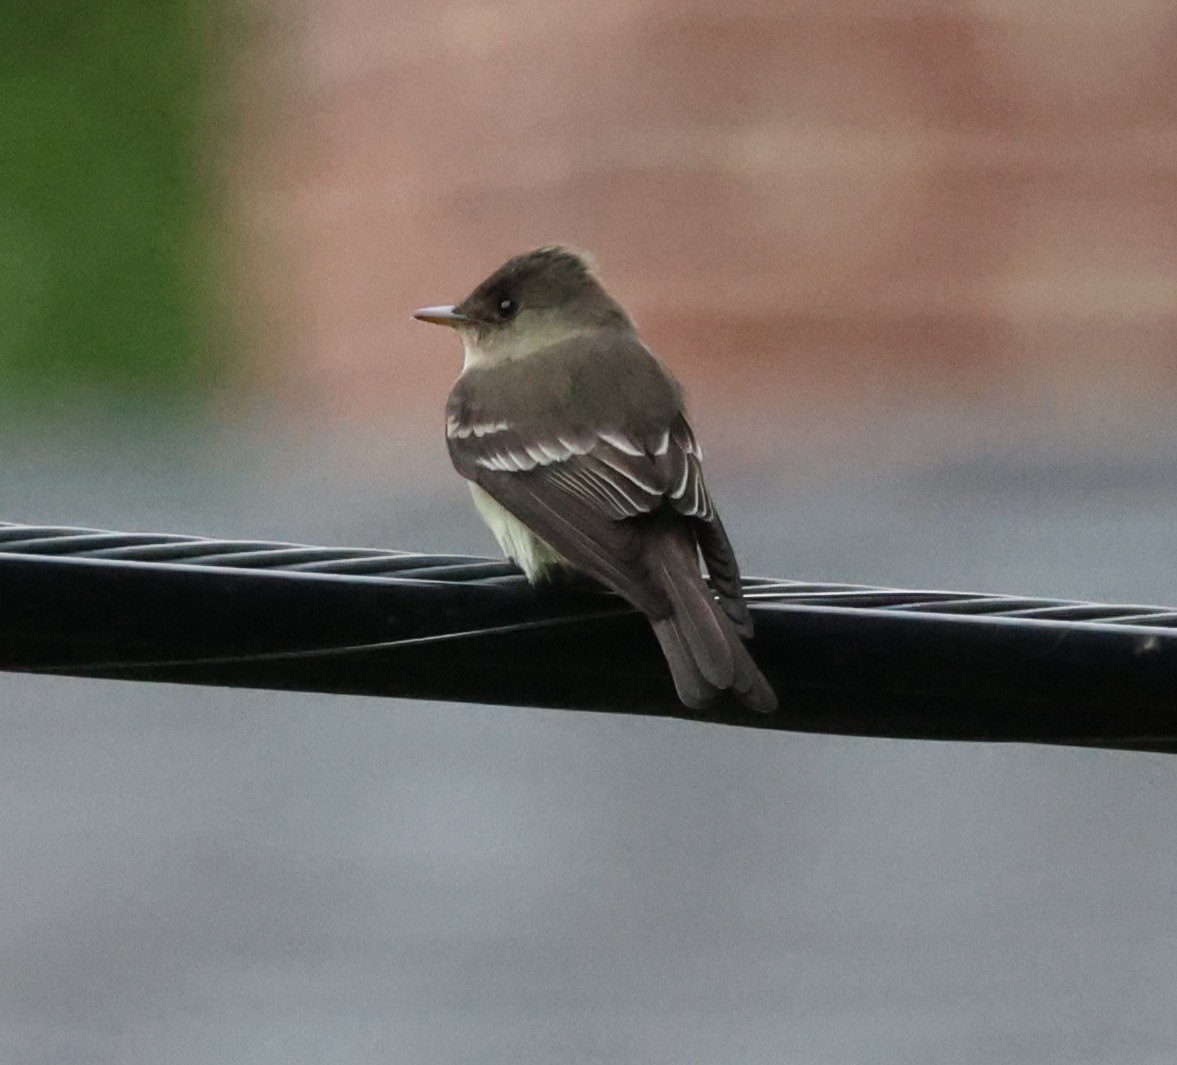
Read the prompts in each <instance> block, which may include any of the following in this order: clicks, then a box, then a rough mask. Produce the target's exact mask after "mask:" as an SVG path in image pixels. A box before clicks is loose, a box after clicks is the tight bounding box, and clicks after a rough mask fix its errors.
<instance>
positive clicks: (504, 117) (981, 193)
mask: <svg viewBox="0 0 1177 1065" xmlns="http://www.w3.org/2000/svg"><path fill="white" fill-rule="evenodd" d="M0 39H2V40H3V41H4V42H5V61H4V63H3V64H0V158H3V160H4V164H3V165H2V166H0V445H2V447H3V451H2V454H3V456H4V458H3V461H0V520H9V521H29V522H53V523H62V524H79V525H92V526H99V527H108V528H118V529H138V530H145V529H152V530H155V529H158V530H166V531H181V532H191V533H198V534H209V535H220V536H233V537H236V536H240V537H249V536H259V537H266V538H271V539H290V540H296V541H304V542H323V543H333V544H363V545H382V546H392V547H398V548H419V549H423V550H439V551H446V550H455V551H465V552H488V553H489V552H490V551H491V550H492V546H493V545H492V542H491V540H490V538H489V535H488V534H486V533H485V532H484V531H483V530H482V529H481V527H480V525H479V524H478V521H477V519H476V517H475V516H474V514H473V511H472V509H471V508H470V507H469V505H468V500H467V498H466V493H465V491H464V489H463V488H462V487H461V486H460V484H458V483H457V481H456V479H455V476H454V475H453V474H452V471H451V470H450V469H449V466H448V460H447V458H446V455H445V449H444V445H443V440H442V435H441V431H440V423H441V418H440V410H441V407H442V404H443V402H444V396H445V393H446V391H447V389H448V387H449V384H450V382H451V381H452V379H453V377H454V376H455V375H456V373H457V370H458V366H459V357H460V353H459V349H458V345H457V343H456V341H455V339H454V337H453V336H451V335H449V334H447V333H444V332H443V331H441V330H431V329H429V328H427V327H425V326H422V325H420V324H418V323H414V322H412V321H411V320H410V318H409V314H410V313H411V311H412V309H413V308H415V307H417V306H419V305H421V304H426V303H438V302H445V301H451V300H455V299H457V298H460V297H461V296H462V295H464V294H465V292H466V291H467V290H468V289H469V288H471V287H472V286H473V284H474V283H475V282H477V281H478V280H479V279H480V278H481V277H482V276H483V275H485V274H486V273H487V272H489V271H490V270H491V269H492V268H494V267H495V266H496V265H498V263H499V262H500V261H501V260H503V259H504V258H506V257H507V256H509V255H511V254H515V253H517V252H519V251H522V250H525V249H527V248H529V247H531V246H534V245H536V244H540V243H547V242H551V241H553V240H560V241H566V242H570V243H573V244H576V245H578V246H580V247H583V248H586V249H588V250H589V251H591V252H592V253H593V254H594V256H595V257H596V258H597V260H598V261H599V263H600V267H601V273H602V276H603V278H604V280H605V281H606V283H607V284H608V285H609V287H610V289H611V290H612V291H613V292H614V293H615V294H616V295H617V296H618V297H619V298H620V299H621V301H622V302H623V303H624V304H625V305H626V306H627V307H629V308H630V309H631V310H632V311H633V313H634V315H635V317H636V318H637V320H638V322H639V325H640V326H641V328H642V331H643V333H644V335H645V336H646V338H647V340H648V341H649V342H650V343H651V345H652V346H653V347H654V348H655V350H657V351H658V352H659V353H660V354H662V356H663V357H664V358H665V360H666V361H667V362H668V363H669V364H670V365H671V366H672V367H673V368H674V369H675V370H676V372H677V373H678V374H679V376H680V377H681V378H682V379H683V381H684V383H685V384H686V386H687V388H688V392H689V395H690V397H691V403H692V409H693V410H694V418H695V422H696V427H697V429H698V430H699V433H700V435H701V437H702V438H703V440H704V441H705V444H706V446H707V449H708V461H709V465H710V471H711V473H710V476H711V479H712V482H713V487H714V489H715V493H716V495H717V497H718V499H719V502H720V505H721V507H723V509H724V510H725V512H726V515H727V519H728V524H729V527H730V529H731V532H732V535H733V539H734V541H735V542H736V545H737V548H738V550H739V552H740V554H741V557H742V559H743V561H744V568H745V569H746V570H747V571H749V572H752V573H761V574H769V575H779V576H790V577H803V578H812V579H819V580H821V579H824V580H856V581H864V582H870V583H879V584H895V585H910V586H941V587H945V586H946V587H958V588H965V589H972V590H982V591H1006V592H1018V593H1028V594H1042V595H1056V596H1064V597H1076V598H1082V597H1093V598H1101V599H1109V600H1126V601H1137V602H1164V603H1177V565H1175V564H1177V549H1175V548H1177V535H1175V530H1177V431H1175V430H1174V420H1175V419H1174V415H1175V413H1177V65H1175V64H1174V63H1173V60H1172V57H1173V56H1174V54H1177V12H1175V11H1174V10H1173V9H1172V8H1171V6H1170V5H1166V4H1161V3H1154V2H1151V0H1127V2H1122V3H1116V4H1113V3H1110V2H1109V0H1081V2H1077V3H1073V4H1069V5H1054V6H1049V5H1033V4H1022V3H1009V2H1004V0H971V2H966V0H956V2H950V0H944V2H936V3H932V2H924V3H921V2H909V3H898V2H896V3H865V2H861V3H860V2H856V0H828V2H824V3H820V4H819V3H808V2H796V3H781V4H760V3H755V2H751V0H748V2H743V3H735V4H729V5H726V6H723V7H722V8H721V7H717V6H716V5H714V4H710V5H703V4H695V3H690V2H680V3H676V4H664V3H658V2H654V0H649V2H638V3H617V2H612V0H605V2H603V3H599V4H594V5H579V6H571V7H567V6H566V7H561V6H559V5H549V4H542V3H523V4H518V5H503V4H494V3H462V2H457V0H446V2H442V3H429V4H427V3H423V2H417V0H408V2H403V3H399V4H396V5H390V4H384V3H375V2H373V0H252V2H244V0H240V2H236V0H222V2H220V3H218V4H214V5H202V4H196V3H181V2H177V3H173V4H159V3H157V2H154V0H128V2H124V3H121V4H105V5H103V4H95V5H67V4H60V3H56V2H50V0H24V2H22V3H10V4H8V5H6V6H5V8H4V11H3V13H2V14H0ZM3 608H4V607H3V603H2V602H0V609H3ZM78 609H79V610H90V609H94V610H98V609H101V604H89V603H80V604H78ZM785 712H787V707H786V709H785ZM945 712H946V713H951V712H952V708H951V707H950V706H949V707H946V708H945ZM0 790H2V793H3V796H4V801H3V803H0V853H2V854H3V855H4V862H3V867H4V871H3V875H2V876H0V955H2V956H3V957H4V958H5V965H4V966H2V967H0V1057H2V1058H3V1059H4V1060H6V1061H13V1062H38V1063H40V1062H45V1063H49V1062H54V1063H56V1062H75V1061H76V1062H86V1063H88V1065H89V1063H98V1065H102V1063H105V1062H111V1063H114V1062H130V1061H135V1062H137V1061H143V1062H147V1061H159V1060H168V1061H171V1062H179V1063H183V1062H201V1063H205V1062H209V1061H220V1060H233V1061H239V1062H277V1061H282V1062H291V1061H319V1060H331V1061H335V1062H341V1063H344V1062H377V1061H379V1062H388V1061H421V1060H428V1061H436V1062H466V1061H479V1062H512V1063H514V1062H520V1061H544V1062H550V1061H562V1062H614V1061H640V1062H667V1063H669V1062H686V1061H689V1062H733V1061H738V1062H749V1063H753V1062H754V1063H760V1062H764V1063H774V1065H775V1063H779V1062H781V1061H790V1062H824V1061H831V1060H834V1061H862V1060H870V1061H875V1062H896V1063H900V1062H902V1063H904V1065H910V1063H920V1062H928V1063H937V1065H940V1063H943V1062H956V1061H965V1062H993V1061H1026V1060H1034V1061H1041V1062H1047V1061H1059V1062H1064V1061H1065V1062H1071V1061H1099V1062H1109V1063H1112V1062H1114V1063H1121V1062H1125V1063H1127V1062H1133V1063H1135V1062H1168V1061H1170V1060H1172V1058H1173V1054H1174V1052H1175V1050H1177V1021H1175V1020H1174V1016H1173V1012H1172V1009H1171V992H1172V988H1173V986H1174V984H1175V982H1177V927H1175V925H1177V919H1175V917H1174V913H1175V912H1177V910H1175V908H1174V905H1173V903H1174V894H1173V887H1172V885H1173V883H1174V874H1175V873H1177V860H1175V859H1174V857H1173V855H1174V854H1177V827H1175V826H1177V820H1175V819H1174V818H1173V816H1172V809H1173V806H1174V803H1177V763H1174V762H1173V761H1172V760H1171V759H1167V758H1165V757H1162V756H1155V757H1154V756H1148V755H1127V754H1116V753H1108V752H1084V751H1068V750H1046V749H1033V748H1018V747H1011V748H1001V749H994V748H986V747H982V746H970V745H959V746H942V745H936V744H916V743H895V742H879V741H861V740H847V739H836V740H835V739H824V738H821V737H796V738H790V737H788V736H777V735H768V736H765V735H744V734H742V733H738V732H725V731H723V730H721V729H717V728H711V727H706V726H693V725H688V724H685V723H676V722H665V721H645V720H634V721H630V720H602V719H597V718H593V717H589V716H581V715H576V714H567V713H565V714H557V713H546V714H545V713H528V712H525V711H519V710H501V709H494V708H470V707H464V708H460V707H453V706H445V705H425V704H411V703H395V702H386V701H376V700H356V699H341V698H339V699H329V698H324V697H320V696H297V695H290V694H279V693H273V694H269V693H256V692H231V691H229V692H226V691H214V690H202V689H180V688H171V687H165V686H158V685H131V684H116V683H101V682H83V681H72V680H63V679H47V678H35V679H34V678H22V677H17V676H0Z"/></svg>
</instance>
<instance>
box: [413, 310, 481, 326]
mask: <svg viewBox="0 0 1177 1065" xmlns="http://www.w3.org/2000/svg"><path fill="white" fill-rule="evenodd" d="M413 317H414V318H416V319H417V321H419V322H432V323H433V324H434V325H465V323H466V322H468V321H470V319H469V318H467V317H466V316H465V315H464V314H462V313H460V312H459V311H457V310H455V309H454V308H453V307H449V306H447V307H422V308H421V309H420V310H419V311H414V312H413Z"/></svg>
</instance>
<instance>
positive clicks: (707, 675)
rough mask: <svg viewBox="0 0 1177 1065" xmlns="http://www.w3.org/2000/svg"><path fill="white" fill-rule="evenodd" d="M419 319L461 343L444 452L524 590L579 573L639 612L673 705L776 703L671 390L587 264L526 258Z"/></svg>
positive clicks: (548, 250) (562, 254)
mask: <svg viewBox="0 0 1177 1065" xmlns="http://www.w3.org/2000/svg"><path fill="white" fill-rule="evenodd" d="M413 317H414V318H416V319H418V320H419V321H422V322H429V323H433V324H436V325H444V326H449V327H451V328H453V329H454V330H455V331H456V332H457V334H458V336H459V337H460V338H461V341H462V347H463V351H464V364H463V367H462V372H461V374H460V375H459V377H458V379H457V381H456V382H455V384H454V386H453V388H452V390H451V391H450V394H449V398H448V400H447V403H446V408H445V433H446V443H447V445H448V448H449V454H450V458H451V460H452V461H453V464H454V468H455V469H456V470H457V472H458V473H459V474H460V475H461V476H462V477H464V478H465V479H466V480H467V481H468V482H469V486H470V490H471V492H472V494H473V497H474V503H475V506H476V507H477V509H478V511H479V513H480V515H481V517H482V519H483V520H484V521H485V522H486V524H487V525H488V526H489V527H490V529H491V531H492V532H493V533H494V536H495V538H496V540H497V541H498V543H499V546H500V547H501V549H502V551H503V553H504V554H505V555H506V556H507V557H508V558H510V559H512V560H513V561H514V562H515V563H516V564H517V565H518V566H519V567H520V568H521V569H522V570H523V572H524V573H525V574H526V576H527V578H528V580H529V581H530V582H531V583H532V584H540V583H542V582H544V581H545V580H549V579H551V578H552V577H553V576H555V575H557V574H558V572H559V571H560V570H561V569H571V570H573V571H579V572H580V573H583V574H587V575H588V576H589V577H591V578H594V579H595V580H597V581H599V582H600V583H602V584H604V585H606V586H607V587H609V588H611V589H612V590H613V591H615V592H616V593H618V594H619V595H620V596H622V597H623V598H624V599H626V600H627V601H628V602H629V603H630V604H631V605H632V606H634V607H635V608H636V609H638V610H639V611H641V612H642V613H643V614H645V616H646V617H647V618H648V619H649V621H650V624H651V626H652V628H653V631H654V635H655V637H656V638H657V640H658V643H659V645H660V646H661V648H662V652H663V655H664V656H665V658H666V662H667V665H668V666H669V669H670V674H671V678H672V680H673V682H674V687H675V690H676V692H677V694H678V698H679V700H680V701H681V702H682V703H683V704H684V705H685V706H687V707H689V708H691V709H694V710H703V709H705V708H707V707H710V706H712V705H713V704H715V703H716V702H718V701H721V700H724V699H728V698H731V697H734V698H735V699H736V700H737V701H738V702H739V703H741V704H743V705H744V706H746V707H748V708H749V709H751V710H754V711H758V712H762V713H771V712H772V711H774V710H775V709H776V707H777V699H776V695H775V693H774V691H773V689H772V687H771V686H770V685H769V683H768V681H767V680H766V679H765V677H764V675H763V673H761V671H760V670H759V668H758V667H757V666H756V664H755V662H754V661H753V659H752V656H751V655H750V653H749V652H748V649H747V648H746V647H745V645H744V640H745V639H746V638H748V637H750V636H751V634H752V617H751V615H750V613H749V611H748V607H747V604H746V603H745V600H744V594H743V589H742V586H741V582H740V571H739V566H738V564H737V562H736V557H735V552H734V551H733V549H732V545H731V541H730V540H729V539H728V535H727V532H726V530H725V529H724V526H723V522H722V521H720V518H719V514H718V512H717V510H716V508H715V503H714V501H713V500H712V498H711V494H710V493H709V492H708V490H707V486H706V484H705V483H704V479H703V467H702V458H703V452H702V449H701V448H700V446H699V444H698V441H697V440H696V438H695V434H694V432H693V431H692V429H691V425H690V423H689V421H688V420H687V413H686V406H685V400H684V394H683V389H682V386H681V385H680V384H679V383H678V381H677V380H676V379H675V378H674V376H673V375H672V374H671V373H670V371H669V370H667V369H666V368H665V367H664V366H663V365H662V363H661V362H660V360H659V359H658V358H657V357H656V356H655V355H654V353H653V352H652V351H651V350H650V349H649V348H648V347H647V346H646V345H645V344H644V343H643V342H642V340H641V338H640V337H639V336H638V332H637V329H636V327H635V325H634V323H633V321H632V319H631V318H630V316H629V315H628V314H627V313H626V312H625V310H624V309H623V308H622V307H621V305H620V304H619V303H618V302H617V301H616V300H615V299H613V297H612V296H610V295H609V293H608V292H606V290H605V288H604V287H603V285H602V284H601V282H600V280H599V278H598V276H597V269H596V264H595V262H594V261H593V260H592V258H591V257H590V256H588V255H587V254H586V253H584V252H581V251H578V250H576V249H573V248H570V247H566V246H563V245H558V244H552V245H546V246H544V247H541V248H536V249H535V250H533V251H529V252H527V253H525V254H522V255H518V256H515V257H514V258H512V259H509V260H508V261H507V262H505V263H504V264H503V265H502V266H500V267H499V268H498V269H497V270H495V271H494V272H493V273H492V274H491V275H490V276H489V277H487V278H486V279H485V280H484V281H482V282H481V283H480V284H479V285H477V286H476V287H475V288H474V290H473V291H472V292H471V293H470V294H469V295H468V296H467V297H466V298H465V299H463V300H462V301H461V302H460V303H458V304H456V305H444V306H433V307H423V308H421V309H420V310H418V311H416V312H415V314H414V316H413ZM700 557H702V560H703V561H704V562H705V563H706V567H707V573H708V575H709V577H710V580H711V584H712V586H713V587H714V593H713V592H712V590H711V588H709V587H708V585H707V584H706V583H705V581H704V579H703V575H702V570H701V566H700Z"/></svg>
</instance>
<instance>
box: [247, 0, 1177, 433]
mask: <svg viewBox="0 0 1177 1065" xmlns="http://www.w3.org/2000/svg"><path fill="white" fill-rule="evenodd" d="M250 11H251V18H252V19H253V20H254V25H253V29H254V32H253V33H252V34H251V35H250V37H249V39H248V41H247V43H246V44H244V45H243V48H242V52H241V54H240V57H239V58H240V62H239V65H238V67H237V70H236V74H235V81H234V85H233V90H234V97H235V100H236V102H237V106H238V108H239V112H238V115H237V120H236V123H235V125H234V127H233V132H232V134H231V138H230V145H229V150H230V154H231V158H232V160H233V162H232V166H231V168H230V173H229V180H228V182H227V186H226V187H227V196H228V198H229V211H230V218H231V224H232V228H233V232H234V233H235V236H236V242H235V243H236V248H237V253H236V264H237V271H238V274H237V291H238V293H239V305H240V312H241V316H242V322H243V325H244V333H245V336H246V339H247V347H248V350H249V352H250V355H251V358H252V360H253V363H252V366H253V373H254V376H255V381H256V383H257V384H258V385H259V386H260V387H262V388H264V389H265V390H267V391H268V392H270V393H271V394H276V395H278V396H279V397H281V398H282V401H283V402H284V403H286V404H288V405H289V406H290V408H291V409H295V410H302V411H319V412H323V413H326V414H328V415H333V414H342V413H347V414H349V415H353V416H354V415H367V414H375V413H380V412H383V413H387V412H394V413H395V412H397V411H401V412H405V413H418V412H421V413H422V414H423V416H426V415H428V416H433V415H435V414H436V411H437V410H438V409H439V408H440V404H441V402H442V398H443V397H444V393H445V390H446V388H447V387H448V384H449V382H450V381H451V380H452V378H453V377H454V375H455V374H456V372H457V369H458V365H459V352H458V347H457V344H456V342H455V340H454V338H453V337H452V336H448V335H444V334H442V332H441V331H439V330H430V329H428V328H427V327H424V326H421V325H418V324H416V323H413V322H411V321H410V319H409V313H410V312H411V310H412V309H413V308H414V307H416V306H418V305H420V304H423V303H436V302H442V301H448V300H455V299H457V298H459V297H460V296H462V295H463V294H464V293H465V292H466V291H467V290H468V289H469V288H470V287H471V286H472V285H473V284H474V283H475V282H476V281H478V280H479V279H480V277H481V276H483V275H484V274H485V273H486V272H488V271H489V270H490V269H491V268H493V267H494V266H496V265H497V264H498V262H499V261H500V260H502V259H503V258H505V257H507V256H508V255H510V254H514V253H516V252H518V251H521V250H524V249H526V248H528V247H530V246H533V245H536V244H539V243H546V242H550V241H553V240H561V241H568V242H572V243H575V244H577V245H579V246H581V247H584V248H587V249H589V250H591V251H592V252H593V254H594V255H595V256H596V258H597V259H598V261H599V262H600V264H601V270H602V275H603V277H604V279H605V280H606V282H607V283H608V284H609V286H610V287H611V289H612V290H613V291H614V292H615V294H617V295H618V296H619V297H620V298H621V299H622V301H623V302H624V303H626V305H627V306H629V308H630V309H631V310H632V311H633V312H634V313H635V315H636V317H637V318H638V321H639V324H640V325H641V326H642V328H643V331H644V333H645V335H646V336H647V338H648V339H649V340H650V341H651V342H652V344H653V346H654V347H655V348H656V350H658V351H659V352H660V353H662V354H663V355H664V357H665V358H666V359H667V361H668V362H670V363H671V364H672V365H673V366H674V367H675V368H676V369H677V370H678V371H679V372H680V375H681V376H682V377H683V378H684V379H685V380H686V381H687V383H688V386H689V387H690V388H691V390H692V391H693V392H694V393H695V394H696V395H702V396H704V397H705V399H704V402H709V403H711V404H713V405H718V406H721V407H724V406H727V405H732V404H734V403H735V402H736V401H739V402H748V401H752V402H759V403H764V404H772V405H774V406H783V407H784V408H786V409H789V408H802V407H804V408H807V409H810V410H812V409H814V408H815V407H816V408H824V409H828V410H829V411H830V412H831V417H834V418H837V417H838V415H839V412H844V411H846V410H848V409H850V408H852V407H853V406H854V405H855V404H869V403H870V402H872V400H873V399H875V398H876V397H877V396H879V395H882V394H885V395H887V396H889V397H891V399H890V401H891V402H899V403H911V404H913V405H918V404H921V403H929V404H935V403H937V402H939V401H940V400H941V399H943V398H944V397H949V398H950V399H951V401H952V402H964V403H980V404H986V403H998V404H1004V405H1006V406H1007V407H1008V406H1011V405H1012V407H1013V408H1014V409H1017V408H1019V407H1020V408H1022V409H1024V410H1025V411H1026V412H1027V413H1028V414H1033V415H1035V416H1037V415H1040V414H1042V413H1043V412H1049V413H1051V414H1053V415H1054V416H1059V417H1062V418H1064V419H1065V418H1067V417H1072V416H1074V417H1090V416H1091V415H1092V414H1093V413H1097V412H1099V411H1102V410H1106V409H1108V407H1109V405H1110V406H1111V407H1112V408H1115V409H1116V410H1120V411H1124V412H1127V413H1128V415H1129V416H1130V415H1131V412H1132V411H1134V410H1135V409H1137V407H1138V406H1142V407H1143V406H1148V407H1150V408H1152V409H1156V408H1158V407H1159V408H1162V409H1163V408H1166V407H1168V406H1169V405H1170V404H1172V403H1174V402H1175V401H1177V388H1175V382H1177V374H1175V373H1174V369H1175V367H1177V61H1175V59H1174V57H1175V56H1177V8H1174V7H1173V5H1172V4H1170V3H1164V2H1148V0H1117V2H1112V0H1076V2H1074V3H1070V4H1066V5H1051V4H1036V3H1026V2H1024V0H975V2H955V3H954V2H943V3H932V2H926V3H919V2H911V3H902V4H901V3H876V2H869V0H862V2H855V0H826V2H810V3H792V4H787V3H779V4H773V3H753V2H744V3H730V4H716V3H713V2H712V3H707V4H703V3H682V2H679V3H666V2H662V3H660V2H657V0H645V2H641V0H639V2H632V0H625V2H620V0H604V2H598V3H594V4H575V5H573V4H566V5H565V4H559V5H558V4H543V3H536V2H530V3H529V2H524V3H517V4H504V3H461V2H457V0H441V2H423V0H408V2H400V3H395V4H394V3H389V2H387V0H254V4H253V6H252V7H251V8H250Z"/></svg>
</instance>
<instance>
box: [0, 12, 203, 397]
mask: <svg viewBox="0 0 1177 1065" xmlns="http://www.w3.org/2000/svg"><path fill="white" fill-rule="evenodd" d="M0 54H2V56H3V61H2V62H0V160H2V161H0V388H3V389H4V390H5V391H6V392H8V393H9V395H10V396H11V395H13V394H14V393H17V392H20V391H27V390H37V391H40V390H42V389H52V390H53V391H55V392H56V391H61V390H81V391H87V392H92V391H97V392H106V393H113V394H116V395H118V394H126V393H138V392H141V391H146V392H171V393H176V392H183V391H187V390H189V389H191V388H193V387H194V386H198V385H199V384H201V383H202V382H207V381H208V380H209V378H210V376H211V372H212V369H213V365H212V364H213V361H214V360H213V359H212V357H211V345H210V343H209V338H210V333H211V331H210V329H209V328H208V324H209V323H208V317H209V315H208V302H207V299H206V297H207V295H208V293H209V291H210V281H211V276H210V266H211V256H210V255H209V254H208V253H209V249H210V246H211V245H210V241H209V236H208V231H207V227H206V225H205V221H206V211H205V208H206V206H207V205H206V203H205V199H206V196H205V189H204V188H203V187H202V181H201V173H202V170H201V167H200V165H199V163H200V146H201V143H202V139H203V137H204V134H205V132H206V131H205V129H204V128H203V127H204V117H205V115H206V109H205V107H204V105H203V101H202V93H203V90H204V89H205V88H206V86H207V80H208V79H207V78H206V76H205V74H206V71H205V70H204V67H203V55H202V48H201V32H200V21H199V20H198V17H197V12H196V9H195V4H194V3H190V2H189V0H109V2H100V3H87V2H84V0H4V2H3V3H0Z"/></svg>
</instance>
